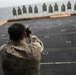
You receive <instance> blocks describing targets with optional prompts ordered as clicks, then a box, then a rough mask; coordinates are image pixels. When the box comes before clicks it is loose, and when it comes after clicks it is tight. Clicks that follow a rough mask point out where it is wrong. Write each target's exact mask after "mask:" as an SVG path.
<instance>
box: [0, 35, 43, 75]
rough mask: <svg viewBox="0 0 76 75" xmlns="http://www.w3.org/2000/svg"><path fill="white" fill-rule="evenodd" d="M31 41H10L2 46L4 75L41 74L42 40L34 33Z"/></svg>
mask: <svg viewBox="0 0 76 75" xmlns="http://www.w3.org/2000/svg"><path fill="white" fill-rule="evenodd" d="M30 39H31V43H29V44H26V43H25V42H23V41H20V42H16V43H14V42H8V43H7V44H5V45H3V46H1V48H0V49H1V50H0V53H1V60H2V68H3V73H4V75H39V74H40V59H41V52H42V51H43V43H42V42H41V40H40V39H39V38H38V37H36V36H34V35H32V36H31V37H30Z"/></svg>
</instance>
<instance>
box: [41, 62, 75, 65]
mask: <svg viewBox="0 0 76 75" xmlns="http://www.w3.org/2000/svg"><path fill="white" fill-rule="evenodd" d="M55 64H56V65H63V64H76V61H74V62H47V63H40V65H55Z"/></svg>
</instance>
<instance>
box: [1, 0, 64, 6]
mask: <svg viewBox="0 0 76 75" xmlns="http://www.w3.org/2000/svg"><path fill="white" fill-rule="evenodd" d="M51 1H64V0H0V7H10V6H17V5H25V4H35V3H43V2H51Z"/></svg>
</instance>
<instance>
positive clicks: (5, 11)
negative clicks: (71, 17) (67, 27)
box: [0, 0, 76, 21]
mask: <svg viewBox="0 0 76 75" xmlns="http://www.w3.org/2000/svg"><path fill="white" fill-rule="evenodd" d="M70 2H71V8H72V9H71V10H67V3H68V1H67V0H66V1H61V2H60V1H58V2H49V3H45V4H46V5H47V11H45V12H43V11H42V5H43V3H40V4H32V5H31V6H32V8H33V13H31V14H29V12H28V7H29V5H25V6H26V9H27V13H26V14H23V13H22V15H17V16H13V13H12V10H13V7H5V8H0V21H4V20H8V19H13V18H23V17H26V18H27V17H32V16H48V15H54V14H63V13H76V11H75V10H74V4H75V3H76V1H75V0H70ZM55 3H57V4H58V9H59V11H57V12H55V11H54V5H55ZM62 4H64V5H65V12H61V6H62ZM35 5H36V6H37V7H38V13H37V14H35V13H34V7H35ZM49 5H51V6H52V7H53V13H49V12H48V8H49ZM14 7H15V9H16V10H17V9H18V7H20V8H21V10H22V7H23V5H20V6H14Z"/></svg>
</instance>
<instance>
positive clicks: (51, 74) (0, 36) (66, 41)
mask: <svg viewBox="0 0 76 75" xmlns="http://www.w3.org/2000/svg"><path fill="white" fill-rule="evenodd" d="M15 22H19V23H23V24H24V25H27V24H28V25H29V28H30V29H31V30H32V33H33V34H35V35H37V36H38V37H39V38H40V39H41V40H42V41H43V43H44V46H45V49H44V51H43V53H42V59H41V75H76V16H72V17H67V18H58V19H49V18H48V19H36V20H26V21H15ZM15 22H8V23H7V24H4V25H3V26H0V46H1V45H2V44H4V43H6V42H7V41H8V33H7V29H8V27H9V26H10V25H11V24H12V23H15ZM0 68H1V66H0ZM0 75H2V70H0Z"/></svg>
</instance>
